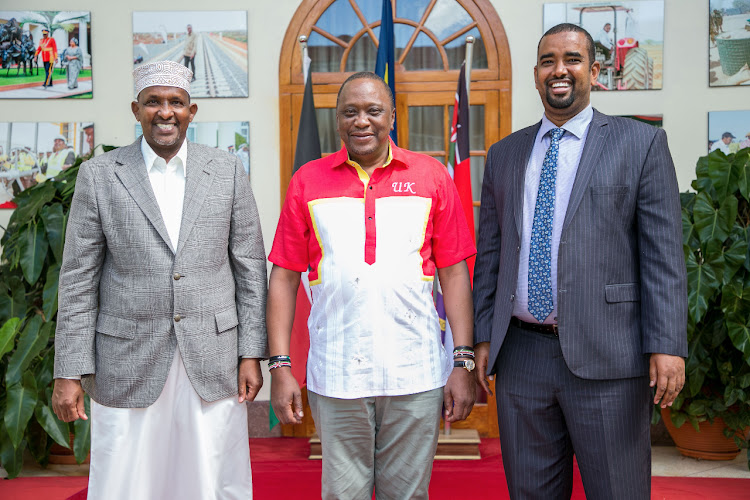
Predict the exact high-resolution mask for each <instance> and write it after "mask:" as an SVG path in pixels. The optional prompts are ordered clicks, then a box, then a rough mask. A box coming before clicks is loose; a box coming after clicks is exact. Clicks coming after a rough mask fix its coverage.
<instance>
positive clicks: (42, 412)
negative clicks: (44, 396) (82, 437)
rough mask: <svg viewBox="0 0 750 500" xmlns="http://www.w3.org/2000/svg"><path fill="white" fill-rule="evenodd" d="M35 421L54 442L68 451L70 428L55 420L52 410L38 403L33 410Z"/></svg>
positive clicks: (57, 419)
mask: <svg viewBox="0 0 750 500" xmlns="http://www.w3.org/2000/svg"><path fill="white" fill-rule="evenodd" d="M34 416H36V421H37V422H39V425H41V426H42V427H43V428H44V430H45V431H46V432H47V434H49V435H50V437H51V438H52V439H54V440H55V442H56V443H57V444H59V445H60V446H64V447H65V448H68V449H70V427H68V424H67V423H65V422H63V421H62V420H60V419H59V418H57V415H55V413H54V412H53V411H52V409H51V408H50V407H49V406H47V405H46V404H44V403H43V402H42V401H39V402H38V403H37V405H36V409H35V410H34Z"/></svg>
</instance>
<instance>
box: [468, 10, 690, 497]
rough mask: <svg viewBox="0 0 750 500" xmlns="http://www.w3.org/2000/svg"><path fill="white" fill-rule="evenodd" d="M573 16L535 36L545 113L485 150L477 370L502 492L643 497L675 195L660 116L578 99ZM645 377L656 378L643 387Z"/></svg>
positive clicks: (670, 341) (666, 400)
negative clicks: (497, 451)
mask: <svg viewBox="0 0 750 500" xmlns="http://www.w3.org/2000/svg"><path fill="white" fill-rule="evenodd" d="M598 73H599V64H598V63H597V62H595V60H594V49H593V41H592V40H591V36H590V35H589V34H588V33H587V32H586V31H584V30H583V29H582V28H580V27H578V26H575V25H571V24H563V25H558V26H556V27H554V28H552V29H550V30H549V31H548V32H547V33H545V35H544V36H543V37H542V39H541V41H540V42H539V47H538V52H537V64H536V67H535V68H534V77H535V82H536V87H537V90H538V91H539V95H540V97H541V100H542V104H543V105H544V111H545V114H544V117H543V118H542V121H541V122H539V123H537V124H535V125H533V126H531V127H528V128H525V129H523V130H520V131H518V132H516V133H514V134H511V135H510V136H508V137H506V138H505V139H503V140H502V141H500V142H499V143H497V144H495V145H493V146H492V147H491V148H490V150H489V153H488V155H487V165H486V169H485V177H484V184H483V186H482V207H481V215H480V225H479V241H478V245H477V246H478V254H477V261H476V269H475V274H474V304H475V318H476V319H475V334H474V335H475V337H474V341H475V344H476V345H475V350H476V358H477V377H478V379H479V383H480V384H481V385H482V386H483V387H484V388H485V390H487V391H489V388H488V386H487V381H486V378H485V374H495V375H496V382H495V384H496V385H495V390H496V392H497V406H498V421H499V427H500V439H501V443H502V448H503V464H504V467H505V473H506V476H507V480H508V488H509V490H510V495H511V498H513V499H547V498H570V495H571V490H572V482H573V481H572V478H573V456H574V455H575V457H576V459H577V462H578V466H579V468H580V471H581V476H582V479H583V484H584V488H585V490H586V496H587V498H589V499H617V498H622V499H647V498H650V493H649V492H650V482H651V481H650V474H651V464H650V462H651V460H650V458H651V448H650V439H649V419H650V415H651V411H652V408H653V406H652V401H653V403H659V404H660V405H661V407H662V408H664V407H666V406H670V405H671V404H672V402H673V401H674V398H675V397H676V396H677V394H678V393H679V391H680V390H681V389H682V386H683V384H684V380H685V374H684V370H685V368H684V360H683V359H682V356H686V354H687V340H686V320H687V286H686V271H685V262H684V258H683V252H682V230H681V218H680V202H679V193H678V187H677V180H676V176H675V171H674V166H673V164H672V159H671V156H670V154H669V149H668V147H667V140H666V135H665V134H664V131H662V130H659V129H656V128H653V127H651V126H648V125H645V124H642V123H639V122H636V121H634V120H630V119H627V118H616V117H610V116H606V115H603V114H601V113H599V112H598V111H596V110H594V109H593V108H592V107H591V105H590V103H589V96H590V91H591V85H592V84H593V83H594V82H595V81H596V78H597V75H598ZM650 387H653V388H655V393H654V394H653V396H652V393H651V389H650Z"/></svg>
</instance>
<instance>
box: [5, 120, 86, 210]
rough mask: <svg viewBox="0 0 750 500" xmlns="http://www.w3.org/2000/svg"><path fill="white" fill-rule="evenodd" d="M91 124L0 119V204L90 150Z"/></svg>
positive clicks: (68, 164) (65, 167) (53, 174)
mask: <svg viewBox="0 0 750 500" xmlns="http://www.w3.org/2000/svg"><path fill="white" fill-rule="evenodd" d="M94 144H95V143H94V124H93V123H74V122H37V123H34V122H14V123H8V122H5V123H3V122H0V207H2V206H3V204H5V203H8V202H11V201H12V200H13V197H14V195H15V193H18V192H21V191H23V190H24V189H27V188H29V187H31V186H33V185H34V184H37V183H40V182H44V181H45V180H47V179H48V178H50V177H54V176H55V175H57V174H59V173H60V172H61V171H63V170H65V169H67V168H68V167H70V166H71V165H72V164H73V162H74V161H75V159H76V157H78V156H84V155H87V154H89V153H91V151H93V150H94Z"/></svg>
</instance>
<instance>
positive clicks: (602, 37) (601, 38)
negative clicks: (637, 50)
mask: <svg viewBox="0 0 750 500" xmlns="http://www.w3.org/2000/svg"><path fill="white" fill-rule="evenodd" d="M596 41H597V42H599V43H601V44H602V45H604V46H605V47H607V48H608V49H610V50H612V49H613V46H612V40H610V39H609V33H607V31H606V30H604V29H602V30H601V31H600V32H599V34H598V35H596Z"/></svg>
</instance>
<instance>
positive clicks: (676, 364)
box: [648, 353, 685, 408]
mask: <svg viewBox="0 0 750 500" xmlns="http://www.w3.org/2000/svg"><path fill="white" fill-rule="evenodd" d="M648 372H649V380H650V382H649V386H650V387H656V395H655V396H654V404H655V405H657V404H659V402H660V401H661V407H662V408H666V407H667V406H672V403H673V402H674V400H675V398H676V397H677V395H678V394H679V393H680V391H681V390H682V387H683V386H684V385H685V360H684V359H682V358H681V357H680V356H672V355H671V354H659V353H653V354H651V360H650V363H649V370H648Z"/></svg>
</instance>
